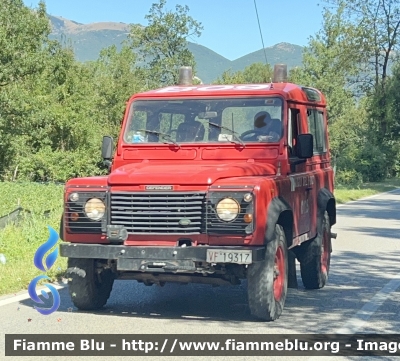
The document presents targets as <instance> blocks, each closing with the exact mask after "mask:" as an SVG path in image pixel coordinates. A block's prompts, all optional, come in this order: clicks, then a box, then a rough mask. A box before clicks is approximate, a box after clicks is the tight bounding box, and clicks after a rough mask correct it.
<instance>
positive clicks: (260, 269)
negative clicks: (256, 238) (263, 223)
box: [247, 225, 288, 321]
mask: <svg viewBox="0 0 400 361" xmlns="http://www.w3.org/2000/svg"><path fill="white" fill-rule="evenodd" d="M247 279H248V280H247V283H248V286H247V292H248V300H249V307H250V312H251V314H252V315H253V316H255V317H257V318H260V319H262V320H264V321H274V320H276V319H278V318H279V317H280V315H281V314H282V311H283V307H284V305H285V300H286V293H287V282H288V259H287V245H286V237H285V233H284V231H283V228H282V226H280V225H276V226H275V233H274V239H273V240H272V241H271V242H269V243H268V244H267V246H266V250H265V259H264V260H263V261H261V262H256V263H253V264H251V265H250V266H249V268H248V270H247Z"/></svg>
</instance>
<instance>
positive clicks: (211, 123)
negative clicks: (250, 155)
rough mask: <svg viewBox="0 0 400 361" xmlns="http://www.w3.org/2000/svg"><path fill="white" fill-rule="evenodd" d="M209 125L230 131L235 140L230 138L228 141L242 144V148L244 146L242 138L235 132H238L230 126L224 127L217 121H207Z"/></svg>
mask: <svg viewBox="0 0 400 361" xmlns="http://www.w3.org/2000/svg"><path fill="white" fill-rule="evenodd" d="M207 123H208V124H209V125H212V126H213V127H217V128H219V129H225V130H227V131H229V132H231V133H232V136H233V138H234V139H236V142H235V141H234V140H231V141H230V142H232V143H235V144H241V145H242V146H243V148H245V147H246V144H244V143H243V140H241V139H240V138H239V137H238V136H237V135H236V134H238V133H237V132H235V131H233V130H232V129H231V128H228V127H224V126H223V125H219V124H217V123H213V122H207Z"/></svg>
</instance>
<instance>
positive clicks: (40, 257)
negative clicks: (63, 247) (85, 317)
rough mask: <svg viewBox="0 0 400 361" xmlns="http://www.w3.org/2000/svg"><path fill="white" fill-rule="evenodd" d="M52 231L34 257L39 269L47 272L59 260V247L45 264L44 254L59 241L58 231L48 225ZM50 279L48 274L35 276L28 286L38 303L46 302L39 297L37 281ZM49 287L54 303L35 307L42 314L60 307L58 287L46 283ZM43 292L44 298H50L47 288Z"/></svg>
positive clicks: (48, 257) (29, 291)
mask: <svg viewBox="0 0 400 361" xmlns="http://www.w3.org/2000/svg"><path fill="white" fill-rule="evenodd" d="M47 228H48V229H49V232H50V236H49V239H48V240H47V241H46V242H45V243H43V244H42V245H41V246H40V247H39V248H38V249H37V251H36V253H35V256H34V258H33V263H34V265H35V267H36V268H37V269H39V270H40V271H42V272H47V271H49V270H50V268H51V267H52V266H53V265H54V263H55V262H56V260H57V257H58V247H57V248H56V249H55V250H54V251H52V252H51V253H50V254H49V255H48V256H47V257H46V260H45V263H46V265H44V264H43V261H44V256H45V254H46V253H47V252H48V251H50V250H51V249H52V248H53V247H54V246H55V245H56V244H57V242H58V238H59V236H58V233H57V232H56V231H55V230H54V229H53V228H51V227H50V226H47ZM46 268H47V270H46ZM46 278H47V279H50V278H49V277H48V276H46V275H40V276H37V277H35V278H34V279H33V280H32V281H31V283H30V284H29V286H28V293H29V296H30V298H31V299H32V300H33V301H34V302H36V303H38V304H44V302H43V300H41V299H40V298H39V296H38V295H37V293H36V285H37V283H38V282H39V281H40V280H42V279H46ZM46 286H47V288H48V289H49V290H50V292H51V294H52V296H53V305H52V306H51V307H50V308H40V307H36V306H35V307H34V308H35V310H36V311H38V312H39V313H41V314H42V315H50V314H51V313H53V312H55V311H57V310H58V308H59V307H60V294H59V293H58V291H57V290H56V288H55V287H54V286H52V285H50V284H48V283H46ZM41 294H42V296H43V297H44V298H46V299H48V298H49V295H48V293H47V292H46V291H45V290H42V291H41Z"/></svg>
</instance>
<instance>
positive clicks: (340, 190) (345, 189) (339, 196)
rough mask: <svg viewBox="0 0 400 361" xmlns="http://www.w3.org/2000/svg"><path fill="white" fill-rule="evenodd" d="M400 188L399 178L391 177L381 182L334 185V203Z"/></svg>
mask: <svg viewBox="0 0 400 361" xmlns="http://www.w3.org/2000/svg"><path fill="white" fill-rule="evenodd" d="M396 188H400V178H391V179H387V180H385V181H383V182H376V183H375V182H374V183H372V182H371V183H363V184H361V185H359V186H341V185H336V186H335V192H334V193H335V198H336V203H337V204H340V203H347V202H350V201H355V200H357V199H360V198H364V197H369V196H372V195H375V194H379V193H382V192H388V191H391V190H393V189H396Z"/></svg>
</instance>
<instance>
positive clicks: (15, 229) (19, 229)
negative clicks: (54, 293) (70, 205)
mask: <svg viewBox="0 0 400 361" xmlns="http://www.w3.org/2000/svg"><path fill="white" fill-rule="evenodd" d="M62 202H63V186H60V185H55V184H37V183H11V182H0V216H4V215H6V214H8V213H10V212H12V211H13V210H15V209H16V208H17V207H18V204H19V205H20V206H21V207H22V208H24V209H26V210H28V211H30V212H31V213H28V212H23V213H22V215H21V217H20V219H19V221H18V223H17V224H11V223H10V224H8V225H7V226H6V227H5V228H3V229H0V253H2V254H4V256H5V258H6V263H5V264H2V263H0V295H3V294H9V293H15V292H18V291H20V290H22V289H27V288H28V285H29V283H30V282H31V280H32V279H33V278H34V277H36V276H39V275H41V274H46V275H47V276H48V277H50V279H51V280H52V281H55V280H56V279H57V278H58V277H61V275H62V274H63V273H64V272H65V268H66V260H65V259H64V258H62V257H60V256H59V257H58V259H57V261H56V263H55V264H54V265H53V266H52V268H51V269H50V270H49V271H48V272H46V273H44V272H42V271H40V270H39V269H37V268H36V267H35V265H34V263H33V257H34V254H35V252H36V250H37V249H38V247H39V246H40V245H42V244H43V243H45V242H46V241H47V239H48V238H49V230H48V228H47V227H48V226H50V227H52V228H54V229H55V230H56V231H57V232H58V231H59V224H60V218H61V214H62ZM45 211H49V213H48V216H45V215H44V212H45ZM54 248H55V247H54ZM54 248H53V249H52V250H54ZM52 250H51V251H52ZM49 253H50V251H49V252H47V253H46V255H45V257H46V256H47V255H48V254H49ZM46 282H49V280H44V282H43V283H46Z"/></svg>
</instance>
